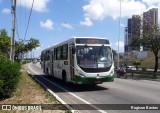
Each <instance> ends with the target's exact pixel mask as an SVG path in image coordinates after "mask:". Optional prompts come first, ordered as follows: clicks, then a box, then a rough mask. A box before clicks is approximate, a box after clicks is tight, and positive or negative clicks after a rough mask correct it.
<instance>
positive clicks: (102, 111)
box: [29, 64, 107, 113]
mask: <svg viewBox="0 0 160 113" xmlns="http://www.w3.org/2000/svg"><path fill="white" fill-rule="evenodd" d="M30 65H31V64H29V69H30V70H31V71H33V72H34V73H35V74H37V75H39V73H37V72H36V71H34V70H33V69H32V68H31V67H30ZM40 77H42V76H40ZM42 78H43V79H45V80H47V81H48V82H50V83H51V84H53V85H55V86H57V87H59V88H60V89H62V90H64V91H66V92H68V93H69V94H70V95H72V96H74V97H75V98H77V99H79V100H80V101H82V102H84V103H85V104H89V105H90V106H92V107H93V108H95V109H96V110H98V111H99V112H101V113H107V112H106V111H104V110H100V108H98V107H96V106H94V105H92V104H91V103H89V102H87V101H86V100H84V99H82V98H80V97H79V96H77V95H75V94H73V93H71V92H69V91H68V90H66V89H64V88H62V87H61V86H59V85H57V84H55V83H53V82H51V81H49V80H48V79H46V78H45V77H42ZM47 89H48V88H47ZM61 100H62V99H61Z"/></svg>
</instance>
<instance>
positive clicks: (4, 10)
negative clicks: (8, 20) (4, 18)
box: [2, 8, 11, 14]
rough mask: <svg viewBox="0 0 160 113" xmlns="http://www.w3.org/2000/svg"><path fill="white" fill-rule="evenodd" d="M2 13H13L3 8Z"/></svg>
mask: <svg viewBox="0 0 160 113" xmlns="http://www.w3.org/2000/svg"><path fill="white" fill-rule="evenodd" d="M2 13H4V14H9V13H11V10H10V9H8V8H3V9H2Z"/></svg>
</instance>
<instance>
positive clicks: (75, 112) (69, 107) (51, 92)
mask: <svg viewBox="0 0 160 113" xmlns="http://www.w3.org/2000/svg"><path fill="white" fill-rule="evenodd" d="M27 73H28V75H29V76H30V77H31V78H32V79H33V80H35V81H36V82H37V83H38V84H39V85H40V86H42V87H43V88H44V89H45V90H46V91H48V92H49V93H50V94H51V95H53V96H54V97H55V98H56V100H57V101H58V102H60V103H62V104H63V105H64V106H65V107H66V108H67V109H68V110H70V111H71V112H72V113H77V110H73V108H72V107H71V106H69V105H67V103H66V102H64V101H63V100H62V99H61V98H60V97H59V96H58V95H57V94H55V93H54V92H53V91H51V90H50V89H49V88H47V86H45V85H44V84H43V83H42V82H40V81H39V80H38V79H36V78H35V77H34V76H33V75H32V74H31V73H30V72H29V71H28V70H27Z"/></svg>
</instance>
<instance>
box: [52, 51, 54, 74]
mask: <svg viewBox="0 0 160 113" xmlns="http://www.w3.org/2000/svg"><path fill="white" fill-rule="evenodd" d="M53 68H54V51H52V52H51V75H53V76H54V69H53Z"/></svg>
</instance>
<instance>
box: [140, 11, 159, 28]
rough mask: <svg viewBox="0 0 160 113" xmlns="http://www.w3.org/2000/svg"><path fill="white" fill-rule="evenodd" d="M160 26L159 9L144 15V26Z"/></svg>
mask: <svg viewBox="0 0 160 113" xmlns="http://www.w3.org/2000/svg"><path fill="white" fill-rule="evenodd" d="M155 24H158V8H152V9H150V10H149V11H147V12H144V13H143V26H144V27H145V26H146V27H147V26H148V25H155Z"/></svg>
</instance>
